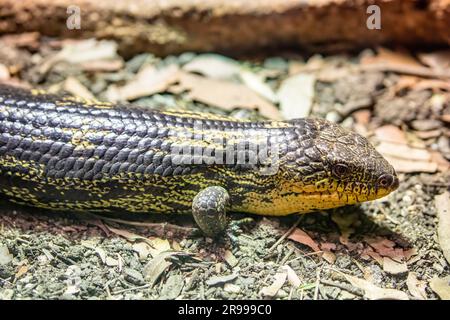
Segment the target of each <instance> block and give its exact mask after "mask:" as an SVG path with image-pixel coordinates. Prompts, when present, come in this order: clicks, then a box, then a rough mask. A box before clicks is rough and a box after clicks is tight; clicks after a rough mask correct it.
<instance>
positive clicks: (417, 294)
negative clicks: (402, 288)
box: [406, 272, 427, 300]
mask: <svg viewBox="0 0 450 320" xmlns="http://www.w3.org/2000/svg"><path fill="white" fill-rule="evenodd" d="M406 285H407V286H408V291H409V293H410V294H411V295H412V296H413V297H414V298H416V299H419V300H426V299H427V293H426V291H425V288H426V286H427V285H426V282H425V281H420V280H418V279H417V276H416V274H415V273H414V272H409V273H408V278H407V279H406Z"/></svg>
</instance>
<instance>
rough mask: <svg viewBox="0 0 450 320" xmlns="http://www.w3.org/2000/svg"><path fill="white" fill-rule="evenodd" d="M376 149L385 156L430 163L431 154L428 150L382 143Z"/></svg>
mask: <svg viewBox="0 0 450 320" xmlns="http://www.w3.org/2000/svg"><path fill="white" fill-rule="evenodd" d="M376 149H377V150H378V152H379V153H381V154H383V155H388V156H392V157H396V158H400V159H409V160H414V161H429V160H430V159H431V155H430V153H429V152H428V151H427V150H426V149H419V148H413V147H410V146H408V145H407V144H400V143H391V142H386V141H382V142H381V143H380V144H379V145H378V146H377V147H376Z"/></svg>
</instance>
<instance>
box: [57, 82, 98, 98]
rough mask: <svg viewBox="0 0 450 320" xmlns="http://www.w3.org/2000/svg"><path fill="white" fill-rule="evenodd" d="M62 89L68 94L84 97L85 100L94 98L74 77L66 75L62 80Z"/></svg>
mask: <svg viewBox="0 0 450 320" xmlns="http://www.w3.org/2000/svg"><path fill="white" fill-rule="evenodd" d="M63 88H64V90H66V91H67V92H69V93H70V94H72V95H74V96H77V97H80V98H83V99H86V100H95V97H94V95H93V94H92V93H91V92H90V91H89V89H88V88H86V87H85V86H84V85H83V84H82V83H81V82H80V81H78V80H77V79H76V78H74V77H68V78H67V79H66V80H65V81H64V85H63Z"/></svg>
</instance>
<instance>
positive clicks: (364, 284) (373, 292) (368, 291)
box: [344, 275, 409, 300]
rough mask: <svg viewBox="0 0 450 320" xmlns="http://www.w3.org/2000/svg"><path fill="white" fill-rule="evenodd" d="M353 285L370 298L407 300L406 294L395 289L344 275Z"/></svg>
mask: <svg viewBox="0 0 450 320" xmlns="http://www.w3.org/2000/svg"><path fill="white" fill-rule="evenodd" d="M344 276H345V278H346V279H347V281H348V282H350V283H351V284H352V285H353V286H355V287H357V288H359V289H361V290H363V291H364V297H366V298H367V299H370V300H409V298H408V295H407V294H406V293H404V292H403V291H400V290H396V289H384V288H380V287H377V286H376V285H374V284H372V283H371V282H369V281H367V280H364V279H359V278H356V277H353V276H349V275H344Z"/></svg>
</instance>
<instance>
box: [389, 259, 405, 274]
mask: <svg viewBox="0 0 450 320" xmlns="http://www.w3.org/2000/svg"><path fill="white" fill-rule="evenodd" d="M383 270H384V271H385V272H387V273H389V274H393V275H398V274H404V273H406V272H408V266H407V265H406V263H405V262H397V261H394V260H392V259H391V258H388V257H383Z"/></svg>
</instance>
